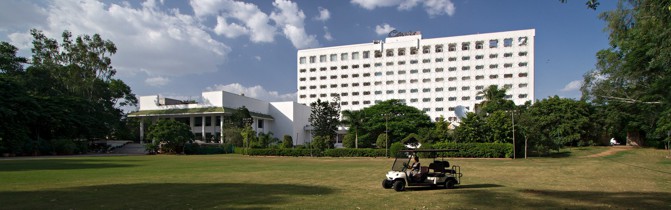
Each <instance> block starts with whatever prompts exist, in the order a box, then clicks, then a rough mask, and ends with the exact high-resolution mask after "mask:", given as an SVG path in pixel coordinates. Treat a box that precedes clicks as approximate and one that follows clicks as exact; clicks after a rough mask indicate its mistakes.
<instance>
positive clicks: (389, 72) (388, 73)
mask: <svg viewBox="0 0 671 210" xmlns="http://www.w3.org/2000/svg"><path fill="white" fill-rule="evenodd" d="M385 74H386V75H394V71H387V72H386V73H385Z"/></svg>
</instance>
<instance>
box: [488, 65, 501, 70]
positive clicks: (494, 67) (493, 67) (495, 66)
mask: <svg viewBox="0 0 671 210" xmlns="http://www.w3.org/2000/svg"><path fill="white" fill-rule="evenodd" d="M489 68H490V69H496V68H499V64H491V65H489Z"/></svg>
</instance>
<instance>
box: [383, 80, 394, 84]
mask: <svg viewBox="0 0 671 210" xmlns="http://www.w3.org/2000/svg"><path fill="white" fill-rule="evenodd" d="M385 84H387V85H391V84H394V81H392V80H389V81H387V82H386V83H385Z"/></svg>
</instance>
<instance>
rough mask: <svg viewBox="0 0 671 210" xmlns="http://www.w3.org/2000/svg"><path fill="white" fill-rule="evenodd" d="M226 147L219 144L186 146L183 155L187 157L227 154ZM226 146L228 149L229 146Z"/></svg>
mask: <svg viewBox="0 0 671 210" xmlns="http://www.w3.org/2000/svg"><path fill="white" fill-rule="evenodd" d="M226 146H227V145H221V144H186V145H185V146H184V154H187V155H209V154H225V153H227V151H226V149H227V148H226ZM228 146H229V148H230V145H228ZM231 149H232V148H231Z"/></svg>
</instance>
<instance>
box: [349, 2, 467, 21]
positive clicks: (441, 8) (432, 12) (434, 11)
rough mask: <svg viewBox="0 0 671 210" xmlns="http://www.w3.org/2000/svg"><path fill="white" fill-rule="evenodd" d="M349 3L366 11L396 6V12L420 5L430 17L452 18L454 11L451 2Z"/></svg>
mask: <svg viewBox="0 0 671 210" xmlns="http://www.w3.org/2000/svg"><path fill="white" fill-rule="evenodd" d="M350 2H351V3H352V4H355V5H358V6H360V7H362V8H365V9H368V10H373V9H375V8H377V7H392V6H396V9H398V10H410V9H412V8H414V7H415V6H417V5H418V4H420V3H421V4H422V5H423V7H424V10H425V11H426V13H427V14H429V16H430V17H436V16H440V15H449V16H452V15H454V12H455V10H456V7H455V6H454V3H452V0H351V1H350Z"/></svg>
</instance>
